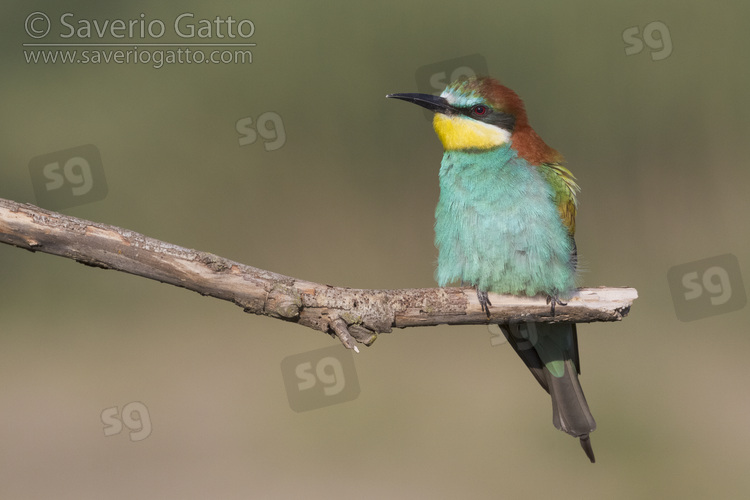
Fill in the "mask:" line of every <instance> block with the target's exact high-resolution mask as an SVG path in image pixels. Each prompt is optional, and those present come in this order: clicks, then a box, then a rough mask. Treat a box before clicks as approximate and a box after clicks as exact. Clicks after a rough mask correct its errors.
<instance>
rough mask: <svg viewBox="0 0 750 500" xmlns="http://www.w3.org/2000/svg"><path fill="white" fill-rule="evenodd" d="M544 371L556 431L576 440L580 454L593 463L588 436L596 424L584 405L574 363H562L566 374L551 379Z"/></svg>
mask: <svg viewBox="0 0 750 500" xmlns="http://www.w3.org/2000/svg"><path fill="white" fill-rule="evenodd" d="M544 371H545V372H546V375H547V380H548V383H549V393H550V396H552V423H553V424H554V426H555V427H556V428H557V429H560V430H561V431H563V432H567V433H568V434H570V435H571V436H574V437H577V438H579V439H580V441H581V447H582V448H583V451H585V452H586V456H587V457H589V460H591V462H592V463H593V462H594V461H595V459H594V450H593V449H592V447H591V440H590V439H589V433H591V432H593V431H594V430H595V429H596V422H595V421H594V417H593V415H591V410H589V405H588V403H586V396H584V395H583V390H582V389H581V384H580V382H579V381H578V373H577V369H576V367H575V366H574V364H573V360H570V359H567V360H565V372H564V374H563V376H562V377H556V376H554V375H553V374H551V373H550V372H549V371H548V370H547V369H546V368H545V369H544Z"/></svg>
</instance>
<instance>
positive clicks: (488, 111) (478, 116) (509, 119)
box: [454, 104, 516, 132]
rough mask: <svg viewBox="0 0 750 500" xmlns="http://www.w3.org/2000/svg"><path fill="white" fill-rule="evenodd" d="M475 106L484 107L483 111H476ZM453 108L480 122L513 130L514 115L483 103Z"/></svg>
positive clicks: (514, 123)
mask: <svg viewBox="0 0 750 500" xmlns="http://www.w3.org/2000/svg"><path fill="white" fill-rule="evenodd" d="M477 108H484V113H478V112H477ZM454 109H455V110H456V111H458V112H459V113H460V114H462V115H464V116H468V117H469V118H472V119H474V120H477V121H480V122H484V123H489V124H490V125H495V126H497V127H500V128H502V129H505V130H508V131H509V132H513V129H514V128H515V126H516V117H515V116H513V115H511V114H508V113H503V112H502V111H497V110H494V109H492V108H491V107H489V106H485V105H483V104H476V105H474V106H472V107H470V108H454Z"/></svg>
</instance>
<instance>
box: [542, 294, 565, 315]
mask: <svg viewBox="0 0 750 500" xmlns="http://www.w3.org/2000/svg"><path fill="white" fill-rule="evenodd" d="M547 304H552V305H551V306H550V307H551V309H552V316H554V315H555V304H560V305H561V306H567V305H568V303H567V302H563V301H562V300H560V299H559V298H558V297H557V295H547Z"/></svg>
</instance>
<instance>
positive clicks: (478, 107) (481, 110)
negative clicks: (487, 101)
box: [471, 104, 488, 116]
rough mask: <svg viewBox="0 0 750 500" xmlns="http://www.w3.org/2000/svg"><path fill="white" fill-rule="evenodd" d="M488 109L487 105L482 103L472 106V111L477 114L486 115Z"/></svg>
mask: <svg viewBox="0 0 750 500" xmlns="http://www.w3.org/2000/svg"><path fill="white" fill-rule="evenodd" d="M487 111H488V110H487V106H482V105H481V104H477V105H476V106H474V107H473V108H471V112H472V113H474V114H475V115H477V116H484V115H486V114H487Z"/></svg>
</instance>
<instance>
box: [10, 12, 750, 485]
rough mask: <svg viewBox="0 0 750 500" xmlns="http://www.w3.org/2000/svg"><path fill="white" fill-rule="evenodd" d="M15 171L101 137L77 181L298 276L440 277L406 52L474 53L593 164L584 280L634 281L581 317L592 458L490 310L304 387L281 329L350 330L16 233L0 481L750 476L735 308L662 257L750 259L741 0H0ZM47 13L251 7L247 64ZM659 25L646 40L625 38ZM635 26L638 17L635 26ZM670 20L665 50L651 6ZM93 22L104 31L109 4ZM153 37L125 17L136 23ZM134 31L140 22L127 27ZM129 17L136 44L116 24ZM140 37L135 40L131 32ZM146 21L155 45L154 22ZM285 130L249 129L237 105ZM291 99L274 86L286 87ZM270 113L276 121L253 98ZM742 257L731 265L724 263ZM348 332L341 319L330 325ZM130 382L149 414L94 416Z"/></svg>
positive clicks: (563, 144)
mask: <svg viewBox="0 0 750 500" xmlns="http://www.w3.org/2000/svg"><path fill="white" fill-rule="evenodd" d="M0 10H1V12H2V15H1V16H0V26H1V27H2V29H0V40H2V52H0V64H2V75H3V77H2V79H0V110H1V111H2V117H3V119H2V120H1V121H0V127H2V133H0V144H1V147H0V155H1V158H2V177H1V178H2V182H1V183H0V197H3V198H8V199H12V200H16V201H20V202H29V203H36V202H37V200H36V197H35V194H34V190H33V188H32V182H31V177H30V173H29V162H30V161H31V160H32V159H33V158H35V157H37V156H39V155H44V154H48V153H54V152H56V151H61V150H66V149H69V148H73V147H77V146H81V145H85V144H93V145H95V146H96V147H97V148H98V150H99V151H100V152H101V156H102V163H103V167H104V171H105V173H106V183H107V187H108V194H107V196H106V197H105V198H104V199H102V200H100V201H95V202H90V203H85V204H82V205H79V206H75V207H72V208H67V209H64V210H61V211H62V212H63V213H66V214H69V215H73V216H76V217H81V218H84V219H90V220H94V221H98V222H103V223H108V224H114V225H118V226H122V227H125V228H129V229H132V230H135V231H139V232H141V233H144V234H146V235H149V236H151V237H154V238H158V239H161V240H164V241H168V242H171V243H175V244H178V245H182V246H185V247H189V248H196V249H200V250H205V251H209V252H213V253H216V254H219V255H222V256H224V257H227V258H230V259H234V260H237V261H240V262H243V263H246V264H249V265H252V266H256V267H259V268H263V269H268V270H271V271H275V272H279V273H283V274H286V275H289V276H295V277H298V278H302V279H306V280H310V281H317V282H323V283H330V284H334V285H340V286H351V287H357V288H411V287H430V286H434V282H433V278H432V274H433V268H434V262H435V259H436V250H435V248H434V246H433V243H432V238H433V231H432V224H433V210H434V206H435V203H436V201H437V196H438V184H437V172H438V168H439V162H440V158H441V155H442V150H441V147H440V145H439V142H438V140H437V138H436V137H435V135H434V133H433V131H432V130H431V126H430V124H429V122H428V121H427V120H426V119H425V117H424V115H423V113H422V112H421V110H419V109H417V108H416V107H414V106H407V105H406V104H404V103H402V102H394V101H387V100H386V99H385V98H384V96H385V94H387V93H391V92H413V91H416V90H418V89H417V85H418V82H417V81H416V79H415V74H416V72H417V70H418V69H419V68H420V67H423V66H425V65H432V64H438V63H441V61H446V60H451V59H454V58H460V57H463V56H468V55H471V54H480V55H481V56H483V57H484V59H485V60H486V62H487V66H488V69H489V72H490V74H491V75H492V76H495V77H497V78H499V79H501V80H502V81H503V83H505V84H507V85H508V86H510V87H511V88H513V89H514V90H516V91H517V92H518V93H519V94H520V95H521V96H522V97H523V98H524V100H525V101H526V104H527V109H528V112H529V116H530V120H531V123H532V125H533V126H534V127H535V128H536V130H537V131H538V132H539V133H540V135H541V136H542V137H543V138H544V139H545V140H546V141H547V142H548V143H549V144H550V145H552V146H553V147H555V148H557V149H559V150H560V151H561V152H563V154H564V155H565V156H566V159H567V162H568V166H569V167H570V168H571V170H572V171H573V172H574V173H575V174H576V176H577V177H578V180H579V183H580V185H581V187H582V190H583V191H582V193H581V196H580V210H579V217H578V224H577V242H578V248H579V253H580V255H581V259H582V263H583V266H584V267H585V269H586V271H585V273H583V275H582V278H583V284H584V285H586V286H599V285H607V286H633V287H636V288H637V289H638V291H639V294H640V298H639V299H638V300H637V301H636V303H635V306H634V308H633V310H632V312H631V314H630V316H629V317H628V318H626V319H625V320H624V321H623V322H622V323H618V324H602V323H599V324H593V325H582V326H580V328H579V332H580V333H579V340H580V346H581V356H582V364H583V374H582V378H581V381H582V384H583V387H584V389H585V391H586V395H587V397H588V400H589V403H590V405H591V409H592V411H593V413H594V415H595V416H596V419H597V422H598V425H599V428H598V430H597V431H596V432H595V433H594V434H593V435H592V442H593V445H594V449H595V451H596V456H597V463H596V464H595V465H591V464H590V463H588V461H587V460H586V458H585V456H584V455H583V452H582V451H581V450H580V448H579V446H578V444H577V443H576V442H575V441H574V440H573V439H571V438H570V437H568V436H566V435H565V434H563V433H561V432H559V431H557V430H555V429H554V428H553V427H552V425H551V411H550V401H549V397H548V396H547V395H546V394H544V392H543V391H542V390H541V389H540V388H539V387H538V385H537V383H536V382H535V381H534V380H533V378H532V377H531V376H530V374H529V373H528V371H527V370H526V368H525V367H524V366H523V364H522V363H521V361H520V360H519V359H518V358H517V356H516V354H515V353H513V351H512V349H510V347H509V346H508V345H507V344H506V345H501V346H492V345H491V343H490V340H491V334H490V332H489V331H488V329H487V327H482V326H476V327H440V328H424V329H411V330H403V331H401V330H399V331H395V332H394V333H392V334H390V335H382V336H381V337H380V338H379V339H378V341H377V342H376V343H375V344H374V346H372V347H371V348H369V349H363V352H362V353H361V354H359V355H356V359H355V363H356V375H357V377H358V381H359V385H360V388H361V392H360V394H359V397H357V398H356V399H354V400H352V401H349V402H346V403H342V404H337V405H333V406H327V407H323V408H319V409H314V410H311V411H306V412H301V413H297V412H294V411H292V410H291V409H290V406H289V402H288V400H287V394H286V391H285V388H284V383H283V377H282V375H283V374H282V370H281V367H280V366H281V361H282V360H283V359H284V358H286V357H287V356H291V355H296V354H299V353H304V352H307V351H311V350H315V349H318V348H322V347H327V346H331V345H335V342H334V340H332V339H331V338H330V337H328V336H326V335H324V334H321V333H316V332H313V331H312V330H308V329H305V328H302V327H299V326H297V325H294V324H288V323H283V322H280V321H274V320H271V319H268V318H263V317H256V316H249V315H246V314H243V313H242V312H241V311H240V310H239V309H238V308H237V307H235V306H233V305H231V304H229V303H226V302H221V301H218V300H213V299H209V298H204V297H200V296H199V295H197V294H195V293H192V292H188V291H185V290H182V289H178V288H175V287H171V286H167V285H162V284H159V283H156V282H152V281H148V280H145V279H141V278H136V277H133V276H130V275H126V274H122V273H117V272H114V271H103V270H100V269H93V268H89V267H84V266H81V265H79V264H76V263H74V262H73V261H70V260H65V259H61V258H58V257H53V256H49V255H44V254H32V253H29V252H25V251H22V250H19V249H16V248H13V247H10V246H6V245H2V246H0V283H1V284H2V287H1V288H0V314H1V315H2V323H1V324H2V329H1V332H0V380H2V383H1V384H0V415H1V418H2V423H3V425H2V426H1V427H0V442H1V443H2V447H1V449H2V451H0V497H2V498H8V499H13V498H25V499H27V498H57V499H68V498H70V499H81V498H134V497H140V498H181V499H185V498H196V499H197V498H225V499H232V498H294V497H305V498H350V497H357V498H542V497H547V498H550V497H554V498H559V499H564V498H576V499H580V498H585V499H595V498H617V499H620V498H621V499H632V498H709V497H710V498H742V497H745V496H746V495H747V494H748V492H750V476H748V474H747V471H748V468H749V467H750V451H748V450H750V426H749V424H750V397H748V392H749V390H750V389H749V388H750V372H749V370H748V366H747V356H748V353H750V338H749V337H748V324H749V323H750V322H749V320H750V309H749V308H747V307H744V308H740V309H738V310H736V311H733V312H727V313H725V314H719V315H713V316H706V317H704V318H702V319H698V320H695V321H691V322H681V321H679V320H678V318H677V316H676V314H675V308H674V303H673V299H672V295H671V291H670V283H669V282H668V280H667V271H668V269H669V268H671V267H672V266H675V265H681V264H685V263H690V262H693V261H698V260H701V259H708V258H713V257H715V256H718V255H722V254H726V253H731V254H734V255H735V256H737V258H738V260H739V264H740V268H741V270H742V272H744V279H745V280H749V279H750V274H748V273H750V271H749V269H750V266H749V265H748V264H749V260H748V256H749V255H750V235H749V234H748V213H750V196H748V187H750V182H749V181H750V173H748V168H747V152H746V150H747V143H748V134H749V133H750V127H749V126H748V125H749V124H750V100H749V99H748V98H747V89H748V88H749V87H750V66H748V64H747V56H746V52H747V49H748V48H750V32H748V30H747V21H748V19H749V18H750V17H749V16H750V6H748V4H747V3H743V2H739V1H733V2H723V3H722V5H721V7H718V6H717V5H715V4H710V3H706V2H699V1H695V0H694V1H684V2H674V1H673V2H666V1H659V2H646V1H640V2H593V1H573V2H565V3H562V2H551V1H547V2H521V1H514V2H509V1H503V2H494V3H487V2H475V1H472V0H467V1H463V2H434V3H431V4H409V3H405V2H376V3H365V4H357V3H351V2H341V1H330V2H325V3H323V2H280V1H275V2H270V1H268V2H260V1H259V2H231V1H224V2H221V1H219V2H211V3H208V2H183V3H182V4H181V5H179V6H177V5H175V3H172V4H170V5H169V6H164V5H156V4H154V3H153V2H134V1H133V2H119V3H117V4H116V5H106V4H104V3H95V2H55V3H53V2H5V3H4V4H3V6H2V7H0ZM35 11H41V12H44V13H46V14H47V15H48V17H49V18H50V19H51V20H52V22H53V25H54V27H53V29H52V32H51V33H50V34H49V35H48V37H47V38H46V41H51V42H60V41H70V39H69V40H61V39H60V38H59V37H58V34H59V29H57V28H59V27H60V25H59V22H58V20H59V18H60V15H61V14H63V13H66V12H70V13H73V14H74V16H73V17H71V18H69V19H70V21H71V22H76V21H78V20H81V19H88V20H97V21H99V22H103V21H104V20H107V19H109V20H112V19H124V20H129V19H136V20H137V19H140V17H139V16H140V15H141V14H142V13H143V14H145V19H146V20H147V21H149V20H154V19H159V20H163V22H164V23H165V25H166V27H167V30H168V32H167V34H166V35H165V36H164V37H163V38H162V39H159V40H156V41H157V42H185V43H199V42H210V43H218V42H226V41H227V40H226V39H224V40H220V39H218V38H217V37H216V36H215V35H214V36H213V37H212V38H211V39H208V40H202V39H198V38H197V37H196V38H195V39H189V40H181V39H179V38H176V37H175V36H172V34H171V23H172V22H173V21H174V19H175V18H176V17H177V16H178V15H179V14H181V13H184V12H191V13H194V15H195V18H194V19H195V21H196V22H197V20H198V19H214V18H216V17H217V16H219V17H221V18H224V19H226V18H227V17H228V16H232V17H233V18H234V19H236V20H239V19H250V20H252V21H253V23H254V24H255V33H254V35H253V36H252V37H251V39H250V41H251V42H253V43H257V46H256V47H254V48H253V49H252V54H253V62H252V63H251V64H203V65H197V64H172V65H165V66H164V67H162V68H160V69H156V68H154V67H152V65H150V64H114V63H110V64H63V63H60V62H58V63H55V64H42V63H39V64H30V63H27V62H26V56H25V55H24V50H27V52H28V51H36V50H38V49H33V50H32V49H30V48H28V47H26V48H25V47H23V46H22V44H24V43H31V42H35V40H34V39H32V38H31V37H30V36H28V35H27V34H26V32H25V31H24V22H25V20H26V19H27V16H28V15H29V14H30V13H32V12H35ZM654 21H659V22H661V23H663V24H664V26H665V27H666V28H667V31H666V32H663V31H662V32H659V33H657V34H656V35H654V36H652V37H651V38H649V41H648V43H647V44H644V45H643V47H642V50H641V51H640V52H638V53H634V54H631V55H626V52H625V51H626V49H628V47H631V51H636V49H637V46H636V47H634V46H633V44H634V43H635V42H633V41H632V40H633V38H632V37H629V36H626V35H624V34H623V33H624V32H626V30H628V29H631V31H629V32H628V33H630V34H632V33H636V34H637V36H636V38H639V39H643V33H644V30H645V29H646V27H647V26H648V25H649V24H650V23H653V22H654ZM634 27H637V29H636V30H635V31H633V28H634ZM659 35H661V39H662V40H666V39H668V40H669V41H671V52H670V53H669V54H668V56H667V57H663V56H664V54H665V53H666V52H664V50H665V49H664V48H659V47H660V44H659V43H657V42H658V37H659ZM77 41H79V42H100V41H103V42H116V41H118V40H116V39H113V38H112V37H105V38H104V39H101V40H100V39H98V38H96V36H94V37H93V38H92V39H89V40H77ZM141 41H142V40H140V39H138V40H135V43H138V42H141ZM125 42H128V43H131V44H132V43H133V40H125ZM131 48H132V47H131ZM125 49H127V47H126V48H125ZM141 50H145V48H143V47H141ZM267 112H270V113H275V114H276V115H277V116H278V117H280V118H281V120H282V122H281V123H282V124H283V129H284V134H285V140H284V141H283V145H282V146H281V147H279V148H278V149H275V150H272V151H266V149H265V140H264V139H263V138H262V137H259V138H258V139H257V140H256V141H255V142H254V143H252V144H246V145H240V144H239V140H240V139H241V137H242V136H241V134H239V133H238V131H237V122H238V120H242V119H245V118H248V117H251V118H253V120H254V121H255V120H257V118H258V117H259V116H260V115H261V114H263V113H267ZM271 116H275V115H271ZM266 125H268V127H270V126H271V125H270V124H266ZM734 278H740V279H741V278H742V276H737V275H735V276H734ZM342 349H343V348H342ZM133 401H140V402H142V403H143V404H144V405H145V406H146V407H147V409H148V419H149V420H150V422H151V425H152V432H151V434H150V435H149V436H148V438H147V439H144V440H142V441H135V442H134V441H131V440H130V439H129V438H128V432H129V431H128V430H127V429H124V430H123V432H121V433H119V434H117V435H113V436H105V435H104V432H103V429H104V427H105V425H104V424H103V421H102V417H101V413H102V411H104V410H105V409H107V408H111V407H115V406H116V407H118V408H119V409H122V408H123V406H124V405H126V404H128V403H130V402H133Z"/></svg>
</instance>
